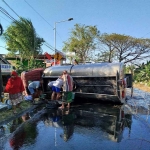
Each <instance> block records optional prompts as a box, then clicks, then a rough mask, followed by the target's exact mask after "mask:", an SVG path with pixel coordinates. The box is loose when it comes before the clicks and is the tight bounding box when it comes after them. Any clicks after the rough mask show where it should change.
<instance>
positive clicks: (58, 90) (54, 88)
mask: <svg viewBox="0 0 150 150" xmlns="http://www.w3.org/2000/svg"><path fill="white" fill-rule="evenodd" d="M52 91H53V92H56V93H60V88H58V87H56V86H52Z"/></svg>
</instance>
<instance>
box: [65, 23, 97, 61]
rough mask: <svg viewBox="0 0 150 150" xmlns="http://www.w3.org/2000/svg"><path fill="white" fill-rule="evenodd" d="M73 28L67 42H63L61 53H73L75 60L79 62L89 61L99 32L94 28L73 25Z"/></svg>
mask: <svg viewBox="0 0 150 150" xmlns="http://www.w3.org/2000/svg"><path fill="white" fill-rule="evenodd" d="M74 27H75V28H74V29H72V31H71V36H70V38H69V40H68V41H67V42H64V44H65V45H64V47H63V51H67V52H75V54H76V59H77V60H78V61H79V62H85V61H87V60H90V59H91V56H92V53H93V51H94V50H95V49H96V38H97V37H98V36H99V31H98V29H97V27H96V26H85V25H79V24H75V26H74Z"/></svg>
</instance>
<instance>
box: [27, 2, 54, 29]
mask: <svg viewBox="0 0 150 150" xmlns="http://www.w3.org/2000/svg"><path fill="white" fill-rule="evenodd" d="M24 1H25V2H26V3H27V4H28V5H29V6H30V7H31V8H32V9H33V10H34V11H35V12H36V13H37V14H38V15H39V16H40V17H41V18H42V19H43V20H44V21H45V22H47V23H48V24H49V22H48V21H47V20H46V19H45V18H44V17H42V16H41V15H40V13H38V12H37V11H36V10H35V9H34V8H33V7H32V6H31V5H30V4H29V3H28V2H27V1H26V0H24ZM49 25H50V24H49ZM50 26H51V27H52V25H50ZM52 28H53V27H52Z"/></svg>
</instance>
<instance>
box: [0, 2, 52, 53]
mask: <svg viewBox="0 0 150 150" xmlns="http://www.w3.org/2000/svg"><path fill="white" fill-rule="evenodd" d="M3 1H4V0H3ZM4 3H5V4H6V5H7V6H8V7H9V8H10V9H11V10H12V11H13V12H14V13H15V14H16V15H17V16H18V17H19V18H20V16H19V15H18V14H17V13H16V12H15V11H14V10H13V9H12V8H11V7H10V6H9V5H8V4H7V3H6V2H5V1H4ZM0 11H1V12H2V13H3V14H4V15H6V16H7V17H9V18H10V19H11V20H12V21H14V22H16V23H17V24H18V25H19V26H20V27H23V26H21V25H20V24H19V23H18V21H17V20H16V19H14V18H13V17H12V16H11V15H10V14H9V13H8V12H7V11H6V10H5V9H4V8H2V7H0ZM41 17H42V16H41ZM43 19H44V18H43ZM45 21H46V20H45ZM37 35H38V34H37ZM38 36H39V35H38ZM46 44H47V45H46V46H47V47H48V48H50V49H51V50H53V51H54V48H53V47H52V46H51V45H50V44H48V43H47V42H46ZM30 48H31V47H30Z"/></svg>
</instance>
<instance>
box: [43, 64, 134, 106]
mask: <svg viewBox="0 0 150 150" xmlns="http://www.w3.org/2000/svg"><path fill="white" fill-rule="evenodd" d="M64 70H67V71H68V73H69V74H70V75H71V76H72V77H73V80H74V93H75V99H76V98H78V99H79V98H80V99H81V98H86V99H96V100H101V101H111V102H114V103H117V102H119V103H124V102H125V100H126V97H127V95H126V88H131V89H132V75H131V74H125V72H124V70H125V69H124V64H123V63H90V64H85V65H83V64H82V65H80V64H79V65H62V66H52V67H48V68H46V69H45V70H44V72H43V81H44V85H43V87H44V93H50V92H51V91H50V89H49V88H48V86H47V84H48V82H49V81H54V80H56V79H57V78H58V77H59V76H60V75H61V74H62V72H63V71H64Z"/></svg>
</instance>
